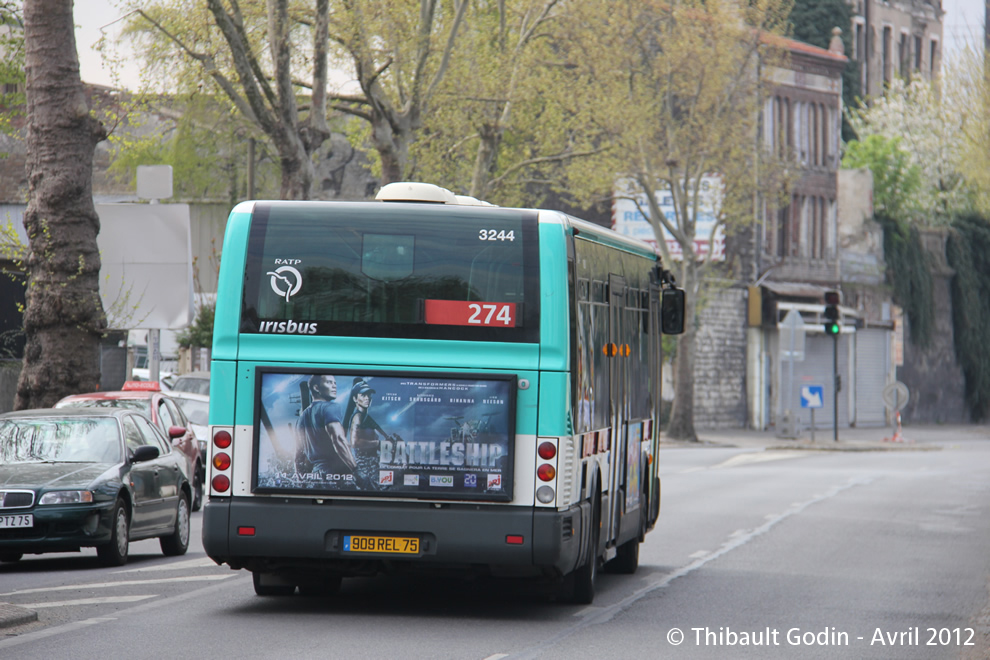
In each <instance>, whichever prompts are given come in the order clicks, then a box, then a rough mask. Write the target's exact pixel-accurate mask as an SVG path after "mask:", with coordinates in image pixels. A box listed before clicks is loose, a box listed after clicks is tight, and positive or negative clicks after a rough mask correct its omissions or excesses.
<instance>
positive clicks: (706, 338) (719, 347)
mask: <svg viewBox="0 0 990 660" xmlns="http://www.w3.org/2000/svg"><path fill="white" fill-rule="evenodd" d="M746 304H747V303H746V289H745V288H730V289H723V290H721V291H718V292H716V293H714V294H713V296H712V300H711V301H709V303H708V304H707V305H706V306H705V308H704V309H703V310H702V311H701V314H700V327H699V329H698V338H697V342H696V346H695V358H694V360H695V362H694V425H695V427H696V428H698V429H716V428H745V426H746V309H747V307H746Z"/></svg>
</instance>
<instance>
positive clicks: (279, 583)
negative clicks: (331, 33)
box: [252, 571, 296, 596]
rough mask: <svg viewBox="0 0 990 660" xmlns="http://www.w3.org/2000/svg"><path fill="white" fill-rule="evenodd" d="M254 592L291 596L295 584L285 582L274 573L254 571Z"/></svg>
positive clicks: (266, 594)
mask: <svg viewBox="0 0 990 660" xmlns="http://www.w3.org/2000/svg"><path fill="white" fill-rule="evenodd" d="M252 575H253V576H254V593H256V594H258V595H259V596H291V595H292V594H293V593H295V591H296V585H294V584H287V583H286V582H285V581H284V580H282V579H281V578H280V577H278V576H277V575H275V574H274V573H261V572H259V571H254V572H253V573H252Z"/></svg>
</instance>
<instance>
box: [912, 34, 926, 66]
mask: <svg viewBox="0 0 990 660" xmlns="http://www.w3.org/2000/svg"><path fill="white" fill-rule="evenodd" d="M921 44H922V41H921V35H920V34H916V35H914V70H915V71H921V56H922V55H923V54H924V49H923V48H922V47H921Z"/></svg>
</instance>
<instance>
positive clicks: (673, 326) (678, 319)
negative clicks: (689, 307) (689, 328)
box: [660, 289, 684, 335]
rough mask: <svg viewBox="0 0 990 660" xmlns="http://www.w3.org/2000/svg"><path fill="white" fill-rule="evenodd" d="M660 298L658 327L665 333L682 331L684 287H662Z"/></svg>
mask: <svg viewBox="0 0 990 660" xmlns="http://www.w3.org/2000/svg"><path fill="white" fill-rule="evenodd" d="M661 295H662V297H661V299H660V328H661V330H663V334H665V335H679V334H681V333H683V332H684V289H664V290H663V293H662V294H661Z"/></svg>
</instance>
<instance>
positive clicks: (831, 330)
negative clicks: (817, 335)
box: [825, 323, 841, 335]
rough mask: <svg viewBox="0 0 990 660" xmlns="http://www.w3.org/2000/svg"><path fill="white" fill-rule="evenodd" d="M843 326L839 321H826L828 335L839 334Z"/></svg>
mask: <svg viewBox="0 0 990 660" xmlns="http://www.w3.org/2000/svg"><path fill="white" fill-rule="evenodd" d="M840 330H841V328H840V327H839V324H838V323H826V324H825V334H827V335H837V334H839V332H840Z"/></svg>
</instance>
